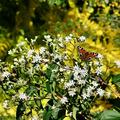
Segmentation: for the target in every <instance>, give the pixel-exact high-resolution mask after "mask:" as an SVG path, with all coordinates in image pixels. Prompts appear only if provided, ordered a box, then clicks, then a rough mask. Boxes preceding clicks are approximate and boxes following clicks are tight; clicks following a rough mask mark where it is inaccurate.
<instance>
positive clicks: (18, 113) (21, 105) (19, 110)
mask: <svg viewBox="0 0 120 120" xmlns="http://www.w3.org/2000/svg"><path fill="white" fill-rule="evenodd" d="M25 110H26V107H25V105H24V101H22V100H20V101H19V105H18V107H17V111H16V120H21V119H22V116H23V114H24V111H25Z"/></svg>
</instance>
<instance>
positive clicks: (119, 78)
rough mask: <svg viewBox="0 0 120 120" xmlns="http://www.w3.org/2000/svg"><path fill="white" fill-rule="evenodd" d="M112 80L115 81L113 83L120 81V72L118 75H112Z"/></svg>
mask: <svg viewBox="0 0 120 120" xmlns="http://www.w3.org/2000/svg"><path fill="white" fill-rule="evenodd" d="M112 82H113V83H117V82H120V74H118V75H113V76H112Z"/></svg>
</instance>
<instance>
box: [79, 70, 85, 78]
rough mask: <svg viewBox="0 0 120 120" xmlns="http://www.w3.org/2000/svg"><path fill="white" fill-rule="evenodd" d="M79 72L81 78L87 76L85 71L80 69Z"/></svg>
mask: <svg viewBox="0 0 120 120" xmlns="http://www.w3.org/2000/svg"><path fill="white" fill-rule="evenodd" d="M79 72H80V74H81V76H82V77H85V76H86V75H87V69H81V70H80V71H79Z"/></svg>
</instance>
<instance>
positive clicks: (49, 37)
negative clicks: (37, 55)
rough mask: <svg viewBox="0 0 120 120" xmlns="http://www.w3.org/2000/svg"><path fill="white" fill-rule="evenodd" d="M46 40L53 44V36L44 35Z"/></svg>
mask: <svg viewBox="0 0 120 120" xmlns="http://www.w3.org/2000/svg"><path fill="white" fill-rule="evenodd" d="M44 38H45V39H46V40H47V41H48V42H52V39H51V36H50V35H44Z"/></svg>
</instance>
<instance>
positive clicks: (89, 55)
mask: <svg viewBox="0 0 120 120" xmlns="http://www.w3.org/2000/svg"><path fill="white" fill-rule="evenodd" d="M78 53H79V55H80V59H81V60H84V61H89V60H91V59H92V58H95V57H97V55H98V54H97V53H94V52H88V51H86V50H85V49H83V48H81V47H80V46H78Z"/></svg>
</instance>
